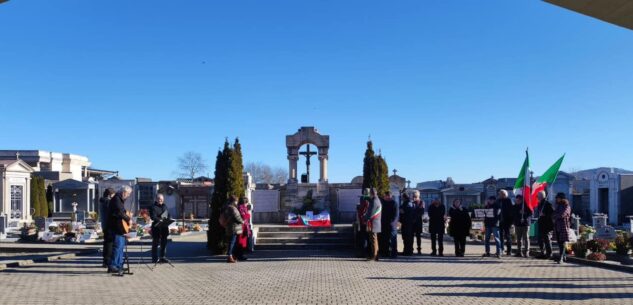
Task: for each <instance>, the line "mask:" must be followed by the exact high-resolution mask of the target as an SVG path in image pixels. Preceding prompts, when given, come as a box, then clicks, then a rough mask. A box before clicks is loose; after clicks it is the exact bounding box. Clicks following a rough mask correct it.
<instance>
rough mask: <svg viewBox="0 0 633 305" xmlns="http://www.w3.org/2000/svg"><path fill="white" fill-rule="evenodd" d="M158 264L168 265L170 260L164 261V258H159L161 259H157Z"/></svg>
mask: <svg viewBox="0 0 633 305" xmlns="http://www.w3.org/2000/svg"><path fill="white" fill-rule="evenodd" d="M158 262H160V263H168V264H171V261H170V260H168V259H166V258H164V257H163V258H161V259H159V260H158Z"/></svg>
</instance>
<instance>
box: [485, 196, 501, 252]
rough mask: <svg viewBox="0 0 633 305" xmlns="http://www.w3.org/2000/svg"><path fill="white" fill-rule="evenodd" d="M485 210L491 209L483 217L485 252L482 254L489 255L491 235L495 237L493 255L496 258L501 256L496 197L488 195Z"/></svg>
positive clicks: (499, 210) (498, 207) (498, 211)
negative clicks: (495, 250)
mask: <svg viewBox="0 0 633 305" xmlns="http://www.w3.org/2000/svg"><path fill="white" fill-rule="evenodd" d="M485 209H486V210H490V209H492V215H488V214H486V218H485V219H484V226H485V227H486V234H485V235H486V236H485V239H484V246H485V248H486V253H485V254H484V255H483V256H484V257H489V256H490V236H491V235H493V236H494V237H495V246H496V248H497V252H496V254H495V256H496V257H497V258H500V257H501V238H499V220H500V218H501V216H500V213H501V209H500V206H499V203H498V202H497V198H495V196H490V197H488V199H487V200H486V207H485Z"/></svg>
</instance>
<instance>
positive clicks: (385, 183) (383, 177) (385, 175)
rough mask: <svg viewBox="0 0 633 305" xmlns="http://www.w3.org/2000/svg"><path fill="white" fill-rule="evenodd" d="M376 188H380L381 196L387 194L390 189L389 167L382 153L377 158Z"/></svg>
mask: <svg viewBox="0 0 633 305" xmlns="http://www.w3.org/2000/svg"><path fill="white" fill-rule="evenodd" d="M376 169H377V170H376V173H377V176H376V178H377V179H376V180H377V183H376V189H377V190H378V194H379V195H380V196H383V195H385V193H386V192H387V191H389V189H390V187H389V167H388V166H387V161H386V160H385V159H384V158H383V157H382V155H378V157H377V158H376Z"/></svg>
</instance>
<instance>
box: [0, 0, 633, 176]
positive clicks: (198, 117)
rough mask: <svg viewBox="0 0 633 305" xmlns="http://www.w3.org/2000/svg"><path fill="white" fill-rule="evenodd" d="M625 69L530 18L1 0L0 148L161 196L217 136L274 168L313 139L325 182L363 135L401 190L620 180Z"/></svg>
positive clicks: (210, 153)
mask: <svg viewBox="0 0 633 305" xmlns="http://www.w3.org/2000/svg"><path fill="white" fill-rule="evenodd" d="M631 54H633V32H632V31H630V30H626V29H623V28H620V27H617V26H615V25H611V24H608V23H604V22H601V21H598V20H595V19H592V18H590V17H587V16H584V15H580V14H576V13H573V12H570V11H567V10H564V9H562V8H559V7H556V6H552V5H550V4H547V3H544V2H541V1H533V0H530V1H528V0H521V1H507V0H504V1H502V0H498V1H439V0H437V1H419V0H417V1H389V2H386V1H272V0H271V1H202V0H199V1H193V0H192V1H141V0H137V1H97V0H93V1H79V0H75V1H67V0H60V1H17V0H13V1H9V2H7V3H5V4H2V5H0V107H1V108H0V109H2V110H1V111H0V113H2V119H1V120H0V143H1V145H0V149H43V150H51V151H61V152H71V153H76V154H82V155H86V156H88V157H89V158H90V159H91V161H92V162H93V166H94V167H98V168H105V169H113V170H119V171H120V172H121V175H122V176H124V177H127V178H132V177H150V178H153V179H168V178H173V176H172V173H173V172H174V170H176V165H177V158H178V157H179V156H180V155H182V154H183V153H184V152H186V151H197V152H200V153H202V154H203V155H204V156H205V158H206V159H207V160H208V161H209V166H210V168H213V163H214V161H215V160H214V158H215V154H216V152H217V149H218V148H219V147H220V146H221V145H222V144H223V141H224V138H225V137H226V136H228V137H230V138H233V137H235V136H239V137H240V140H241V142H242V143H243V147H244V151H245V156H244V157H245V159H246V160H247V161H261V162H264V163H267V164H270V165H272V166H283V167H287V160H286V149H285V143H284V141H285V135H286V134H292V133H294V132H295V131H296V130H297V129H298V128H299V127H300V126H316V127H317V128H318V129H319V130H320V131H321V132H322V133H325V134H329V135H330V139H331V148H330V161H329V172H330V181H331V182H348V181H349V180H351V179H352V177H354V176H356V175H359V174H361V171H362V157H363V153H364V149H365V142H366V141H367V137H368V135H369V134H371V137H372V139H373V140H374V145H375V147H377V148H380V149H381V150H382V153H383V155H384V156H385V157H386V158H387V161H388V163H389V166H390V168H391V169H392V168H394V167H395V168H397V169H398V170H399V174H401V175H402V176H405V177H407V178H409V179H410V180H412V181H414V182H418V181H423V180H432V179H444V178H446V177H447V176H451V177H453V178H454V180H455V181H457V182H474V181H480V180H483V179H485V178H487V177H489V176H490V175H495V176H496V177H512V176H516V175H517V173H518V171H519V168H520V166H521V164H522V161H523V158H524V150H525V148H526V147H529V148H530V154H531V157H532V165H533V166H532V167H533V169H534V171H535V172H536V173H537V174H540V173H542V172H543V171H544V170H545V169H546V168H547V167H548V166H549V165H551V164H552V163H553V162H554V161H555V160H556V159H557V158H558V157H559V156H560V155H561V154H563V153H567V159H566V161H565V163H564V164H563V169H565V170H568V169H571V168H576V169H588V168H592V167H598V166H615V167H622V168H628V169H633V159H631V157H630V156H631V151H632V144H631V130H632V128H631V124H630V122H631V119H632V118H633V100H632V99H633V95H632V93H633V73H631V71H633V61H631ZM313 166H314V165H313ZM313 169H314V170H315V172H316V168H313Z"/></svg>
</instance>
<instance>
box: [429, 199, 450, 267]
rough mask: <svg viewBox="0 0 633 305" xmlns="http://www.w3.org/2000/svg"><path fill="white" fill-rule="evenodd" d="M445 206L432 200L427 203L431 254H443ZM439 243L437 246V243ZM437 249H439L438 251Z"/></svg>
mask: <svg viewBox="0 0 633 305" xmlns="http://www.w3.org/2000/svg"><path fill="white" fill-rule="evenodd" d="M445 223H446V207H444V205H443V204H442V203H441V202H440V201H439V200H433V203H432V204H431V205H429V233H431V250H432V252H431V256H436V255H439V256H444V231H445V230H446V225H445ZM437 244H439V247H438V245H437ZM438 250H439V251H438Z"/></svg>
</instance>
